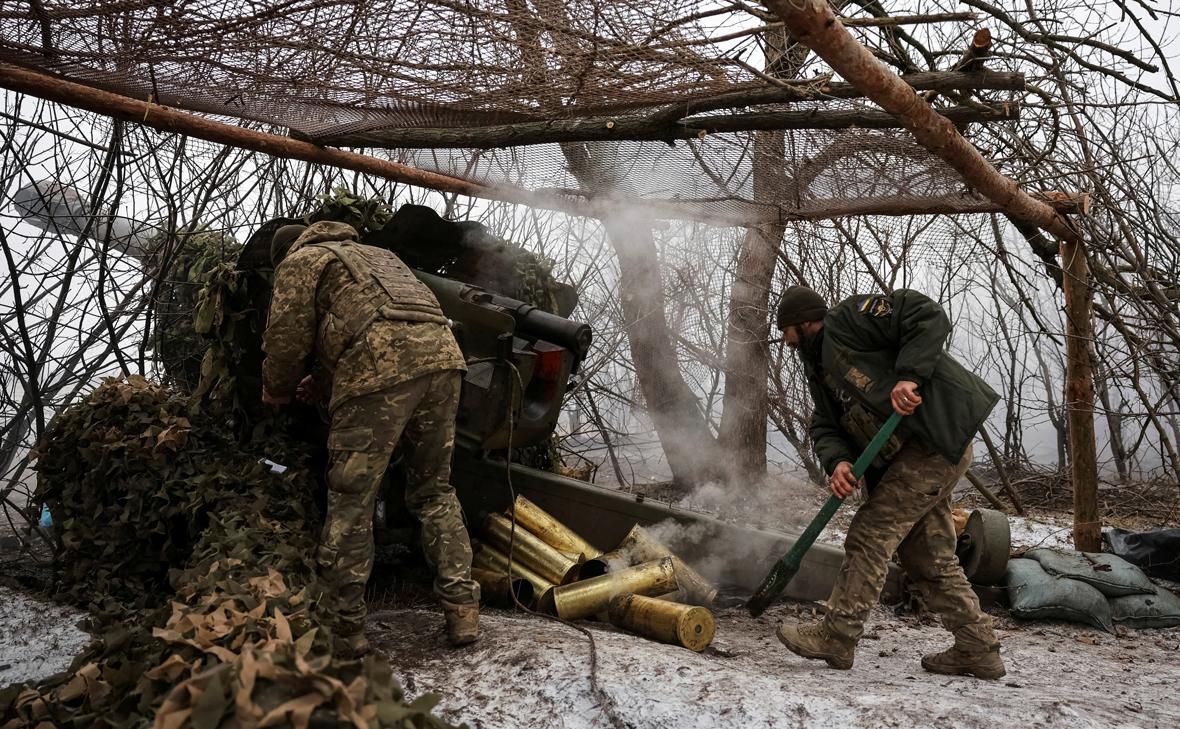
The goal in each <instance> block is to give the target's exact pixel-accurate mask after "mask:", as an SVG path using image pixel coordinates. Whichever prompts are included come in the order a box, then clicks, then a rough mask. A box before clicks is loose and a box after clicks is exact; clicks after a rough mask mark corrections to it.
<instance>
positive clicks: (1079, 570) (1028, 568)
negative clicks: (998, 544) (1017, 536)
mask: <svg viewBox="0 0 1180 729" xmlns="http://www.w3.org/2000/svg"><path fill="white" fill-rule="evenodd" d="M1007 580H1008V598H1009V602H1010V604H1011V609H1012V614H1013V615H1014V616H1016V617H1018V618H1023V619H1028V620H1037V619H1058V620H1068V621H1071V622H1075V623H1085V624H1088V625H1093V626H1095V627H1097V628H1101V629H1103V630H1105V631H1108V632H1114V626H1115V625H1122V626H1125V627H1128V628H1168V627H1173V626H1176V625H1180V597H1177V596H1176V595H1174V594H1172V593H1171V592H1169V591H1167V590H1165V589H1163V588H1162V587H1158V586H1156V585H1155V584H1154V583H1152V581H1151V579H1150V578H1148V577H1147V575H1145V574H1144V573H1143V571H1142V570H1140V569H1139V568H1138V567H1136V566H1135V565H1133V564H1131V563H1130V562H1127V561H1126V560H1124V559H1122V558H1121V557H1118V556H1116V555H1113V554H1102V553H1092V552H1075V551H1073V550H1067V549H1049V548H1039V549H1032V550H1029V551H1028V552H1026V553H1025V555H1024V557H1023V558H1022V559H1013V560H1010V561H1009V562H1008V575H1007Z"/></svg>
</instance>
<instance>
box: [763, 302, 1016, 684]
mask: <svg viewBox="0 0 1180 729" xmlns="http://www.w3.org/2000/svg"><path fill="white" fill-rule="evenodd" d="M777 314H778V315H777V325H778V328H779V329H780V330H782V331H783V339H784V341H785V342H786V343H787V344H788V345H790V346H791V347H792V348H794V349H796V350H797V351H798V353H799V357H800V359H801V360H802V362H803V367H804V371H805V372H806V375H807V382H808V386H809V388H810V390H811V397H812V401H813V402H814V407H815V409H814V412H813V413H812V417H811V438H812V441H813V443H814V446H815V452H816V455H817V456H818V457H819V460H820V462H821V464H822V465H823V468H824V470H825V472H826V473H828V474H830V477H829V478H830V480H829V485H830V488H831V490H832V493H834V494H835V495H837V496H839V497H841V498H844V497H846V496H848V495H849V494H851V493H852V492H853V491H854V490H855V489H856V488H857V487H858V483H857V481H856V479H854V478H853V476H852V462H853V461H854V460H855V456H856V454H857V453H859V452H860V451H861V450H863V449H864V448H865V446H867V445H868V443H869V441H870V440H871V439H872V437H873V435H874V434H875V433H876V432H877V430H878V429H879V428H880V427H881V425H882V424H883V423H884V421H885V419H886V417H887V416H888V415H889V413H890V412H891V411H894V410H895V411H897V412H899V413H901V414H902V415H905V416H907V417H905V418H903V419H902V422H901V424H900V425H899V426H898V428H897V430H896V431H895V435H894V436H893V437H892V438H891V439H890V441H889V442H888V443H887V444H886V445H885V447H884V448H883V449H882V450H881V454H880V455H879V456H878V457H877V460H876V461H874V463H873V467H872V468H870V470H869V472H868V473H866V476H865V481H866V482H867V485H868V486H869V493H868V499H867V501H866V502H865V504H864V505H863V506H861V507H860V509H859V510H858V511H857V512H856V515H855V516H854V517H853V520H852V525H851V526H850V527H849V530H848V536H847V538H846V539H845V542H844V552H845V556H844V563H843V565H842V566H841V568H840V574H839V576H838V577H837V580H836V584H835V587H834V588H833V589H832V595H831V597H830V598H829V600H828V609H827V614H826V616H825V617H824V619H823V620H822V621H821V622H819V623H814V624H807V625H800V626H787V625H784V626H781V627H780V628H779V630H778V637H779V640H781V641H782V642H783V644H784V645H786V646H787V648H789V649H790V650H791V651H793V652H795V653H797V654H799V655H801V656H803V657H805V658H817V659H823V660H825V661H826V662H827V663H828V664H829V665H831V666H833V667H835V668H843V669H848V668H851V667H852V661H853V654H854V651H855V647H856V643H857V641H858V640H859V639H860V637H861V635H862V634H863V632H864V622H865V619H866V618H867V617H868V615H869V612H870V611H871V609H872V606H873V605H874V604H876V603H877V601H878V599H879V598H880V595H881V589H882V588H883V587H884V585H885V577H886V574H887V570H888V565H889V559H890V557H891V556H892V555H893V553H894V551H896V552H897V555H898V557H899V559H900V561H901V565H902V567H903V568H904V569H905V571H906V574H907V575H908V576H909V577H910V579H911V580H912V581H913V582H914V584H915V586H916V587H917V589H918V591H919V592H920V593H921V595H922V597H923V598H924V599H925V602H926V604H927V606H929V607H930V608H931V609H932V610H934V611H935V612H937V613H938V614H939V615H940V616H941V618H942V623H943V626H944V627H945V628H946V629H947V630H949V631H950V632H951V633H952V634H953V635H954V637H955V643H954V646H953V647H952V648H950V649H949V650H946V651H943V652H941V653H935V654H931V655H928V656H925V657H923V658H922V666H923V667H924V668H925V669H926V670H928V671H932V672H935V673H949V674H964V675H973V676H977V677H979V678H992V679H994V678H999V677H1000V676H1003V675H1004V664H1003V662H1002V661H1001V660H1000V653H999V642H998V641H997V640H996V636H995V633H994V632H993V631H992V627H991V619H990V618H989V617H988V616H987V615H985V614H984V613H983V612H982V611H981V610H980V608H979V600H978V598H977V597H976V596H975V593H974V592H973V591H972V589H971V585H970V584H969V583H968V582H967V578H966V577H965V576H964V574H963V569H962V567H961V566H960V565H959V562H958V559H957V558H956V557H955V544H956V537H955V528H954V524H953V523H952V521H951V509H950V498H949V497H950V493H951V490H952V489H953V488H954V487H955V485H956V484H957V483H958V481H959V479H960V478H961V477H962V476H963V474H964V473H965V472H966V471H967V468H968V466H969V465H970V464H971V441H972V440H973V439H974V437H975V433H976V432H977V431H978V430H979V427H980V426H981V425H982V424H983V421H984V419H985V418H986V417H987V415H988V413H989V412H991V410H992V408H993V407H995V404H996V402H997V401H998V400H999V396H998V395H996V393H995V392H994V391H993V390H992V389H991V388H990V387H988V386H987V384H986V383H985V382H983V380H981V379H979V378H978V377H976V376H975V375H974V374H972V373H970V372H968V371H967V370H966V369H964V368H963V366H962V365H960V364H959V363H958V362H956V361H955V360H954V359H953V358H951V356H950V355H949V354H947V353H946V352H945V351H944V346H945V344H946V340H947V337H948V336H949V335H950V330H951V326H950V321H949V320H948V319H947V316H946V313H945V312H944V311H943V310H942V307H941V306H939V305H938V303H937V302H935V301H932V300H931V299H929V298H928V297H926V296H924V295H922V294H920V293H918V292H916V291H908V290H899V291H895V292H894V293H893V294H890V295H887V296H871V295H870V296H853V297H851V298H849V299H846V300H844V301H842V302H841V303H839V304H837V305H836V306H834V307H833V308H832V309H831V310H830V311H829V310H828V307H827V303H826V302H825V301H824V300H823V298H822V297H820V296H819V294H817V293H816V292H814V291H812V290H811V289H809V288H807V287H805V286H792V287H791V288H789V289H788V290H787V291H786V292H785V293H784V294H783V298H782V300H781V302H780V303H779V307H778V313H777ZM919 389H921V394H919V392H918V391H919ZM919 406H921V407H919Z"/></svg>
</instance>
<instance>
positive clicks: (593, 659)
mask: <svg viewBox="0 0 1180 729" xmlns="http://www.w3.org/2000/svg"><path fill="white" fill-rule="evenodd" d="M504 361H505V362H506V364H507V365H508V366H509V367H511V368H512V374H513V383H512V384H513V385H514V387H513V388H512V390H511V392H510V393H509V397H508V449H507V453H506V456H505V458H504V482H505V483H506V484H507V485H508V498H509V504H510V507H509V510H510V512H511V523H512V528H511V530H510V531H509V532H508V592H509V594H511V595H512V602H513V603H515V605H516V608H517V609H518V610H522V611H524V612H526V613H529V614H530V615H537V616H539V617H542V618H545V619H547V620H552V621H554V622H556V623H560V624H562V625H564V626H566V627H569V628H573V629H574V630H576V631H578V632H580V633H581V634H582V635H584V636H586V640H587V641H589V643H590V691H591V692H592V693H593V694H594V696H595V698H597V699H598V703H599V705H600V706H602V713H603V714H605V715H606V718H607V719H608V720H609V721H610V723H611V724H612V725H613V726H614V727H616V729H627V724H626V723H625V722H624V721H623V720H622V718H621V717H620V716H619V713H618V710H617V708H616V706H615V701H614V699H612V698H611V697H610V696H609V695H608V694H607V693H606V691H604V690H603V689H602V687H601V686H600V685H599V683H598V645H597V643H596V642H595V641H594V634H593V633H591V632H590V631H589V630H588V629H586V628H584V627H582V626H581V625H575V624H574V623H572V622H570V621H569V620H566V619H564V618H562V617H560V616H557V615H549V614H547V613H542V612H537V611H536V610H533V609H531V608H529V607H528V606H526V605H524V604H523V603H521V601H520V600H519V599H518V598H517V597H516V591H515V590H513V589H512V553H513V548H514V547H515V545H516V488H515V487H514V486H513V485H512V436H513V432H514V430H513V429H514V426H515V421H514V419H513V417H512V413H513V409H514V405H515V404H516V394H517V393H520V395H521V396H522V397H523V396H524V380H523V379H522V378H521V376H520V370H518V369H517V368H516V365H515V364H513V363H512V362H508V361H507V360H504Z"/></svg>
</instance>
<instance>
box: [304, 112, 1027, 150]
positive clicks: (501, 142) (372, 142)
mask: <svg viewBox="0 0 1180 729" xmlns="http://www.w3.org/2000/svg"><path fill="white" fill-rule="evenodd" d="M939 113H940V114H942V115H943V116H944V117H946V118H947V119H950V120H951V121H953V122H954V123H956V124H971V123H987V122H995V121H1011V120H1014V119H1019V118H1020V107H1019V106H1018V105H1016V104H994V105H990V106H987V107H985V108H979V107H971V106H954V107H950V108H946V109H940V110H939ZM900 126H901V122H899V121H898V120H897V117H895V116H893V115H892V114H890V113H888V112H885V111H877V110H875V109H807V110H801V111H775V112H751V113H745V114H711V115H701V116H690V117H686V118H682V119H678V120H665V119H663V118H654V119H653V118H652V117H651V116H617V117H582V118H578V119H554V120H549V121H530V122H513V123H511V124H497V125H494V126H483V127H466V128H461V129H460V128H451V127H445V128H439V127H405V126H394V127H391V126H384V127H375V128H372V129H351V130H349V131H345V132H337V133H332V132H328V133H326V134H320V135H316V136H315V137H314V139H310V138H309V141H314V142H316V143H317V144H329V145H332V146H335V147H385V148H388V149H447V148H464V147H467V148H472V149H493V148H497V147H516V146H522V145H526V144H552V143H560V142H601V141H611V140H639V141H660V142H671V141H672V140H676V139H702V138H704V137H705V136H706V135H709V134H717V133H722V132H748V131H758V130H775V129H852V128H855V129H894V128H897V127H900ZM293 134H294V132H293ZM296 136H297V137H298V136H300V135H298V134H296Z"/></svg>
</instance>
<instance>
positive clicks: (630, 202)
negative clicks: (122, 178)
mask: <svg viewBox="0 0 1180 729" xmlns="http://www.w3.org/2000/svg"><path fill="white" fill-rule="evenodd" d="M0 87H3V88H7V89H11V90H13V91H18V92H21V93H26V94H31V95H33V96H37V97H39V98H42V99H46V100H48V101H54V102H57V103H60V104H67V105H69V106H74V107H77V108H79V109H85V110H87V111H93V112H96V113H98V114H104V115H106V116H111V117H114V118H116V119H123V120H125V121H130V122H134V123H137V124H142V125H144V126H148V127H152V128H153V129H158V130H160V131H164V132H172V133H176V134H186V135H188V136H191V137H196V138H198V139H204V140H207V141H210V142H216V143H218V144H226V145H230V146H233V147H240V148H242V149H249V150H253V151H255V152H262V153H263V154H269V155H273V156H275V157H283V158H286V159H298V160H303V161H305V162H311V163H314V164H322V165H329V166H333V167H339V168H341V169H347V170H356V171H357V172H361V173H363V174H367V175H373V176H375V177H381V178H384V179H387V180H393V181H395V182H403V183H406V184H410V185H417V186H419V187H423V188H426V189H431V190H439V191H441V192H454V193H459V194H461V195H469V196H471V197H477V198H483V199H487V200H499V201H503V202H511V203H518V204H521V205H529V206H531V207H535V208H540V209H543V210H557V211H560V212H564V213H568V214H571V215H585V216H588V217H593V218H602V217H604V216H606V215H607V214H608V213H611V212H614V213H617V211H618V210H619V209H620V208H628V209H629V210H630V211H632V213H633V214H634V215H636V216H637V217H640V218H650V219H656V220H695V221H698V222H702V223H705V224H708V225H718V226H740V227H752V226H758V225H765V224H767V223H771V222H774V223H778V222H781V221H783V220H823V219H830V218H834V217H840V216H847V215H873V214H877V215H918V214H934V213H968V212H997V211H999V209H1000V208H999V207H998V206H997V205H996V204H995V203H993V202H991V201H990V200H987V199H984V198H981V197H979V196H978V195H946V196H940V197H929V198H908V197H907V198H890V197H883V198H875V199H864V200H851V201H845V200H841V201H829V200H818V201H817V200H812V201H805V202H804V203H803V204H802V205H800V206H799V207H797V208H790V207H787V206H785V205H780V206H772V205H758V204H755V203H750V202H743V201H740V200H729V199H727V200H679V201H675V200H658V199H617V198H609V197H598V198H585V197H578V196H577V195H576V194H574V193H567V192H562V191H556V192H551V191H545V192H542V191H533V190H526V189H523V188H519V187H514V186H512V185H507V184H504V185H495V186H488V185H481V184H479V183H476V182H471V181H469V180H463V179H459V178H456V177H449V176H447V175H441V174H438V173H435V172H427V171H425V170H420V169H416V168H414V167H409V166H407V165H402V164H398V163H396V162H390V161H389V160H383V159H377V158H376V157H370V156H366V155H362V154H356V153H353V152H346V151H343V150H339V149H333V148H330V147H320V146H318V145H315V144H312V143H310V142H305V141H301V140H296V139H291V138H289V137H283V136H279V135H276V134H267V133H265V132H259V131H254V130H251V129H244V128H242V127H239V126H234V125H232V124H223V123H221V122H217V121H214V120H212V119H207V118H204V117H200V116H196V115H195V114H189V113H187V112H183V111H179V110H176V109H171V108H168V107H164V106H160V105H158V104H152V103H149V102H146V101H140V100H138V99H132V98H129V97H126V96H121V95H119V94H114V93H110V92H108V91H102V90H100V89H95V88H92V87H90V86H84V85H82V84H76V83H73V82H71V81H66V80H64V79H60V78H54V77H52V76H47V75H45V74H41V73H36V72H34V71H29V70H27V69H24V68H21V67H19V66H13V65H10V64H6V63H0ZM1047 195H1050V196H1052V197H1051V198H1047V199H1049V200H1050V204H1051V205H1053V206H1055V207H1057V208H1059V209H1061V210H1074V209H1077V207H1078V206H1079V205H1085V204H1087V202H1086V196H1084V195H1081V196H1079V195H1077V194H1073V193H1064V192H1060V193H1047Z"/></svg>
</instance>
